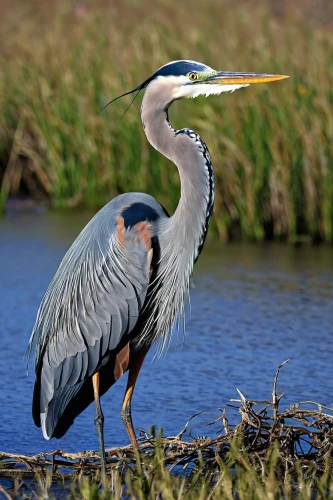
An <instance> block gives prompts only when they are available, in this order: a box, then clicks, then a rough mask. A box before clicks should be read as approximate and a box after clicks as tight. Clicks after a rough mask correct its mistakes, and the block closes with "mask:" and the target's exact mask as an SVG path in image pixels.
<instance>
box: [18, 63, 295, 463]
mask: <svg viewBox="0 0 333 500" xmlns="http://www.w3.org/2000/svg"><path fill="white" fill-rule="evenodd" d="M282 78H286V77H285V76H282V75H267V74H256V73H229V72H217V71H214V70H213V69H212V68H210V67H209V66H206V65H204V64H200V63H198V62H194V61H175V62H171V63H169V64H166V65H165V66H162V67H161V68H160V69H158V70H157V71H156V73H154V74H153V75H152V76H151V77H150V78H148V79H147V80H146V81H145V82H143V83H142V84H141V85H139V86H138V87H136V88H135V89H134V90H132V91H130V92H127V93H126V94H123V95H121V96H119V97H123V96H124V95H128V94H131V93H135V97H136V96H137V95H138V93H139V92H140V91H141V90H144V89H145V94H144V97H143V101H142V106H141V118H142V124H143V127H144V130H145V133H146V136H147V139H148V141H149V142H150V144H151V145H152V146H153V147H154V148H155V149H157V151H159V152H160V153H162V154H163V155H164V156H166V157H167V158H168V159H169V160H170V161H171V162H173V163H175V165H176V166H177V168H178V172H179V176H180V182H181V197H180V201H179V204H178V207H177V209H176V211H175V213H174V214H173V215H172V216H171V217H169V216H168V214H167V212H166V210H165V209H164V208H163V207H162V205H161V204H160V203H158V201H156V200H155V199H154V198H153V197H152V196H149V195H148V194H144V193H126V194H122V195H120V196H117V197H116V198H115V199H113V200H112V201H110V202H109V203H108V204H107V205H106V206H105V207H104V208H102V209H101V210H100V211H99V212H98V213H97V215H95V217H94V218H93V219H92V220H91V221H90V222H89V223H88V224H87V226H86V227H85V228H84V229H83V231H82V232H81V234H80V235H79V236H78V238H77V239H76V240H75V241H74V243H73V244H72V246H71V247H70V249H69V250H68V252H67V253H66V255H65V257H64V258H63V260H62V262H61V264H60V267H59V269H58V271H57V272H56V274H55V276H54V278H53V280H52V282H51V284H50V285H49V287H48V289H47V291H46V293H45V296H44V298H43V300H42V303H41V305H40V308H39V311H38V315H37V319H36V324H35V327H34V330H33V333H32V336H31V339H30V343H29V347H28V350H29V353H30V352H31V350H32V347H33V343H34V339H35V338H36V339H37V343H36V359H35V370H36V381H35V388H34V395H33V408H32V409H33V418H34V421H35V424H36V425H37V426H39V427H40V426H41V427H42V430H43V434H44V437H45V438H46V439H50V438H52V437H56V438H60V437H61V436H63V435H64V434H65V433H66V431H67V430H68V428H69V427H70V426H71V425H72V424H73V422H74V419H75V418H76V417H77V416H78V415H79V414H80V413H81V412H82V411H83V410H84V409H85V408H86V407H87V406H88V405H89V404H90V403H92V402H93V401H94V400H95V404H96V409H95V425H96V428H97V434H98V438H99V445H100V452H101V466H102V471H103V472H105V449H104V435H103V427H104V425H103V424H104V417H103V413H102V409H101V405H100V396H101V395H102V394H104V393H105V392H106V391H107V390H108V389H109V388H110V387H111V386H112V385H113V384H114V383H115V382H116V381H117V380H118V379H119V378H120V377H121V376H122V375H123V374H124V373H125V372H126V371H128V372H129V374H128V382H127V388H126V392H125V397H124V401H123V405H122V409H121V417H122V419H123V422H124V424H125V426H126V429H127V432H128V434H129V437H130V440H131V442H132V445H133V447H135V448H137V446H138V445H137V441H136V437H135V433H134V429H133V424H132V418H131V398H132V395H133V391H134V386H135V383H136V380H137V377H138V374H139V371H140V369H141V366H142V363H143V361H144V358H145V356H146V354H147V351H148V350H149V348H150V346H151V345H152V344H153V343H154V341H156V340H160V342H161V344H160V348H161V350H163V349H164V348H165V347H167V346H168V342H169V339H170V332H171V330H172V326H173V325H174V323H175V321H176V320H177V318H179V317H180V316H181V315H182V314H183V311H184V300H185V298H186V296H187V294H188V290H189V281H190V276H191V274H192V270H193V265H194V263H195V262H196V260H197V258H198V256H199V254H200V252H201V250H202V247H203V245H204V241H205V238H206V234H207V230H208V226H209V221H210V218H211V215H212V209H213V204H214V172H213V167H212V163H211V160H210V155H209V151H208V149H207V146H206V144H205V143H204V141H203V140H202V139H201V138H200V137H199V136H198V134H196V133H195V132H193V131H192V130H190V129H188V128H184V129H182V130H175V129H174V128H173V127H172V126H171V125H170V123H169V119H168V108H169V106H170V105H171V104H172V103H173V101H175V100H177V99H183V98H189V97H197V96H200V95H205V96H208V95H211V94H221V93H222V92H232V91H234V90H236V89H240V88H241V87H246V86H248V85H249V84H252V83H260V82H272V81H274V80H280V79H282ZM119 97H117V99H119ZM114 100H115V99H114ZM111 102H113V101H111ZM109 104H110V103H109Z"/></svg>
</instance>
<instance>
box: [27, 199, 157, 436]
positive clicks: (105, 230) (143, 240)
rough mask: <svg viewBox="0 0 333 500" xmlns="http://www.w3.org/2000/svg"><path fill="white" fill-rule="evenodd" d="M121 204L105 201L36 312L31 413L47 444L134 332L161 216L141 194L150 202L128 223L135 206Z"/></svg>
mask: <svg viewBox="0 0 333 500" xmlns="http://www.w3.org/2000/svg"><path fill="white" fill-rule="evenodd" d="M119 198H121V200H120V201H122V207H121V208H118V207H117V203H118V205H119V203H120V201H119ZM126 199H127V198H126V197H125V195H123V196H122V197H118V198H116V199H115V200H113V201H114V203H112V202H110V203H109V204H108V205H106V207H104V209H102V210H101V211H100V212H99V213H98V214H97V215H96V216H95V217H94V218H93V219H92V220H91V221H90V223H89V224H88V225H87V226H86V227H85V229H84V230H83V231H82V233H81V234H80V235H79V237H78V238H77V239H76V241H75V242H74V243H73V245H72V246H71V248H70V249H69V250H68V252H67V254H66V255H65V257H64V259H63V261H62V262H61V264H60V267H59V269H58V271H57V273H56V274H55V276H54V278H53V280H52V282H51V284H50V286H49V288H48V290H47V292H46V294H45V296H44V298H43V301H42V303H41V306H40V309H39V312H38V316H37V320H36V324H35V327H34V331H33V334H32V337H31V339H30V346H29V347H30V350H31V346H32V343H33V340H34V338H35V337H37V344H36V361H35V368H36V376H37V378H36V385H35V393H34V402H33V416H34V420H35V423H36V425H42V427H43V433H44V436H45V437H46V438H48V439H49V438H50V437H52V435H53V433H54V429H55V427H56V425H57V422H58V420H59V418H60V417H61V415H62V413H63V412H64V409H65V408H66V406H67V404H68V403H69V401H70V400H71V399H72V398H73V397H74V395H75V394H76V393H77V391H78V390H79V389H80V387H81V386H82V384H83V382H84V381H85V380H86V379H87V378H89V377H91V376H92V375H93V374H94V373H95V372H97V371H99V369H100V368H101V366H103V364H105V363H106V362H107V360H108V357H109V355H110V353H111V352H112V351H113V350H114V349H116V348H117V346H118V345H119V343H120V342H121V341H123V340H124V336H126V335H128V334H129V333H130V332H131V331H132V330H133V328H134V327H135V325H136V324H137V322H138V318H139V314H140V311H141V310H142V307H143V304H144V301H145V297H146V294H147V288H148V284H149V278H150V273H151V258H152V251H153V250H152V248H151V229H152V226H151V223H150V222H152V220H154V221H155V220H156V219H157V218H158V217H160V216H165V215H164V213H163V211H162V208H161V206H160V205H159V204H157V202H156V201H155V200H154V199H153V198H151V197H148V196H147V199H145V201H147V200H148V201H149V202H150V203H149V204H147V203H139V204H138V203H137V204H136V205H137V206H139V205H140V209H137V210H136V213H137V212H140V216H139V217H136V218H135V217H134V219H133V210H132V211H131V213H130V211H129V207H130V206H132V207H133V206H134V205H135V204H134V205H125V206H124V202H125V201H126ZM116 200H117V202H116ZM151 200H153V201H154V206H153V207H152V206H151V205H152V201H151ZM134 212H135V211H134ZM127 214H130V215H131V218H132V221H131V224H132V225H129V224H128V221H127ZM138 220H140V221H143V222H138ZM134 222H136V223H135V224H134ZM51 410H52V411H51Z"/></svg>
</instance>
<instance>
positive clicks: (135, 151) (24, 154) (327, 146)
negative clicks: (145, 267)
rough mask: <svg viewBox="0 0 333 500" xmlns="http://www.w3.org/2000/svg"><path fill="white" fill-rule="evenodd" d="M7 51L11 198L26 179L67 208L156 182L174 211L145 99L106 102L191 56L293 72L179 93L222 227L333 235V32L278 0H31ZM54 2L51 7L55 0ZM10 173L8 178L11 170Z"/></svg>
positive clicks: (179, 118)
mask: <svg viewBox="0 0 333 500" xmlns="http://www.w3.org/2000/svg"><path fill="white" fill-rule="evenodd" d="M18 5H21V11H20V8H15V9H13V10H12V11H11V12H9V14H8V15H7V17H6V22H3V26H2V28H3V29H2V32H3V40H4V43H3V47H2V48H1V49H0V74H1V79H0V105H1V110H2V112H1V115H0V175H1V165H2V166H3V169H2V170H3V171H4V176H3V180H2V186H1V194H0V205H2V207H3V206H4V204H5V201H6V199H7V197H8V196H9V195H10V194H15V192H17V191H19V190H22V186H23V187H24V189H25V190H26V191H27V192H28V193H29V194H30V195H32V196H35V197H40V196H41V195H43V196H44V197H46V198H47V199H49V200H50V201H51V203H52V205H53V206H54V207H63V206H65V207H73V206H83V205H84V206H89V207H100V206H102V205H103V204H105V203H106V202H107V201H108V200H109V199H111V198H112V197H113V196H115V195H117V194H119V193H122V192H124V191H146V192H149V193H151V194H152V195H154V196H156V197H157V198H158V199H159V201H160V202H161V203H162V204H163V205H164V206H165V207H166V208H167V210H168V211H170V212H172V211H173V210H174V209H175V207H176V205H177V201H178V197H179V179H178V174H177V170H176V168H175V167H174V166H173V165H172V164H171V163H170V162H169V161H167V160H166V159H165V158H163V157H162V156H161V155H159V154H158V153H157V152H156V151H155V150H154V149H153V148H152V147H151V146H150V145H149V144H148V142H147V140H146V138H145V135H144V132H143V130H142V126H141V122H140V115H139V105H140V99H141V98H140V97H139V98H138V99H137V101H136V102H135V103H134V104H133V106H132V108H131V109H130V110H129V111H128V112H127V113H126V114H125V116H122V114H123V112H124V110H125V109H126V107H127V105H128V104H129V102H130V100H129V98H125V99H124V100H122V101H118V102H117V103H114V104H113V105H112V106H110V107H108V108H106V110H104V111H103V112H102V111H101V108H102V107H103V106H104V104H106V103H107V102H108V101H109V100H111V99H112V98H113V97H115V96H117V95H119V94H120V93H123V92H125V91H127V90H130V89H132V88H134V87H135V86H136V85H137V84H138V83H140V82H141V81H143V80H144V79H145V78H146V77H147V76H148V75H150V74H151V73H152V72H153V71H155V70H156V69H157V68H158V67H159V66H160V65H162V64H164V63H165V62H167V61H169V60H173V59H180V58H189V59H195V60H199V61H202V62H205V63H207V64H210V65H211V66H213V67H214V68H216V69H226V70H235V71H237V70H239V71H258V72H267V73H269V72H276V73H283V74H288V75H290V76H291V78H290V79H289V80H285V81H282V82H277V83H272V84H267V85H258V86H252V87H250V88H247V89H242V90H239V91H237V92H235V93H234V94H229V95H222V96H218V97H211V98H208V99H204V98H198V99H196V100H195V101H191V102H189V101H186V102H183V101H182V102H180V103H175V104H174V105H173V106H172V108H171V110H170V120H171V121H172V124H173V125H174V126H176V127H178V128H179V127H183V126H188V127H191V128H193V129H194V130H195V131H196V132H198V133H199V134H200V135H201V136H202V137H203V139H204V140H205V141H206V142H207V145H208V147H209V149H210V152H211V157H212V161H213V164H214V168H215V173H216V205H215V212H214V220H213V231H214V230H215V232H216V233H217V234H219V236H220V237H221V239H223V240H227V239H230V238H235V237H243V238H246V239H249V240H262V239H264V238H273V237H274V238H276V239H286V238H288V239H289V240H292V241H293V240H302V239H304V238H308V239H310V240H324V241H333V148H332V137H333V113H332V104H333V90H332V89H333V86H332V83H333V64H332V61H333V35H332V32H330V31H329V30H325V28H324V27H321V26H319V25H316V24H314V23H313V21H312V20H311V19H308V18H306V17H305V16H303V15H302V13H301V10H300V11H299V12H298V11H297V10H292V8H291V7H290V8H289V11H288V12H287V13H286V14H285V15H284V16H282V18H281V17H280V18H275V17H274V16H273V14H272V12H271V11H270V10H269V7H268V5H269V4H268V3H267V2H265V1H262V2H259V3H258V2H256V3H252V2H249V3H248V4H245V3H244V4H243V5H238V6H233V5H232V3H231V2H230V1H229V0H222V1H221V2H216V1H214V0H209V1H208V2H205V3H204V4H203V3H202V2H200V1H199V0H193V1H192V2H191V3H188V2H176V1H175V0H173V1H171V2H163V1H162V0H159V1H158V2H157V3H156V2H150V1H147V2H144V3H143V2H142V3H136V2H133V1H131V0H126V2H124V3H122V4H121V5H119V6H112V7H110V6H109V4H108V3H107V4H106V5H102V3H101V2H96V3H94V6H92V5H91V6H89V4H83V3H82V4H76V5H74V6H72V5H70V4H69V3H62V2H58V3H55V7H54V9H53V12H52V15H50V14H49V13H47V12H46V11H44V10H43V9H42V7H41V6H40V8H37V7H36V5H38V2H36V3H35V4H33V5H34V6H35V7H34V8H33V7H31V9H28V8H27V7H25V6H24V5H25V4H24V3H21V4H20V3H19V4H18ZM41 5H42V4H41ZM0 182H1V177H0Z"/></svg>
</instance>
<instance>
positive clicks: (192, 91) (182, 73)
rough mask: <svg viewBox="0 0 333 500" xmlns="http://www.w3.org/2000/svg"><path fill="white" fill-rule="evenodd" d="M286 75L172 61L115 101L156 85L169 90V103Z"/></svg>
mask: <svg viewBox="0 0 333 500" xmlns="http://www.w3.org/2000/svg"><path fill="white" fill-rule="evenodd" d="M284 78H288V76H285V75H271V74H264V73H235V72H230V71H216V70H214V69H212V68H211V67H210V66H206V65H205V64H202V63H199V62H196V61H188V60H180V61H172V62H170V63H168V64H165V65H164V66H161V67H160V68H159V69H158V70H157V71H156V72H155V73H154V74H153V75H151V76H150V77H149V78H147V80H145V81H144V82H143V83H141V84H140V85H138V86H137V87H136V88H135V89H133V90H131V91H129V92H126V93H125V94H122V95H121V96H118V97H116V98H115V99H113V100H112V101H111V102H113V101H116V100H117V99H119V98H120V97H123V96H125V95H128V94H132V93H134V92H135V93H136V94H135V96H134V99H135V98H136V96H137V95H138V94H139V92H140V91H141V90H143V89H145V88H146V87H148V86H153V87H155V89H156V90H160V91H161V92H163V91H166V92H167V94H168V103H170V102H172V101H174V100H176V99H183V98H185V99H186V98H187V99H188V98H190V97H192V98H194V97H198V96H200V95H204V96H206V97H207V96H209V95H218V94H221V93H222V92H233V91H234V90H237V89H240V88H242V87H248V86H249V85H251V84H253V83H265V82H274V81H276V80H282V79H284ZM134 99H133V101H134ZM133 101H132V102H133ZM111 102H110V103H109V104H111Z"/></svg>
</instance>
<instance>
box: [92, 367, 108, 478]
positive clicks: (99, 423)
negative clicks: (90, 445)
mask: <svg viewBox="0 0 333 500" xmlns="http://www.w3.org/2000/svg"><path fill="white" fill-rule="evenodd" d="M92 383H93V387H94V398H95V426H96V430H97V435H98V441H99V449H100V454H101V471H102V480H103V482H104V479H105V475H106V461H105V446H104V415H103V412H102V407H101V403H100V397H99V372H97V373H95V374H94V375H93V376H92Z"/></svg>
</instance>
